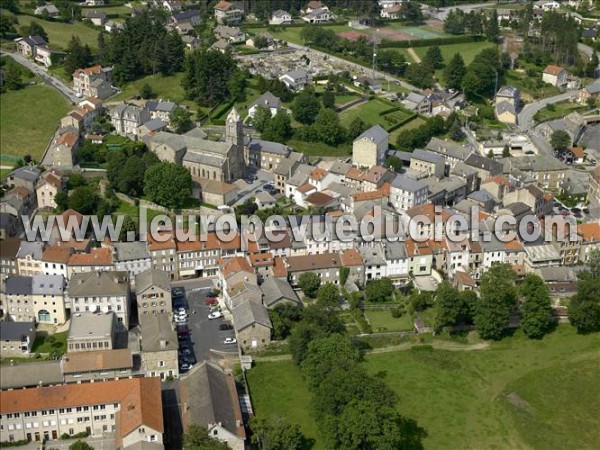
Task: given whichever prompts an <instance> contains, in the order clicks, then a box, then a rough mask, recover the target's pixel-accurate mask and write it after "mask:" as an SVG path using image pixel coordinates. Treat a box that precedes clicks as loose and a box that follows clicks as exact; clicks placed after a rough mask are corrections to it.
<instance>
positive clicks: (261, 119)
mask: <svg viewBox="0 0 600 450" xmlns="http://www.w3.org/2000/svg"><path fill="white" fill-rule="evenodd" d="M271 117H272V115H271V110H270V109H269V108H267V107H266V106H265V105H258V106H257V107H256V110H255V111H254V117H252V125H254V128H255V129H256V131H258V132H259V133H262V132H263V131H264V130H265V128H266V126H267V124H268V123H269V121H270V120H271Z"/></svg>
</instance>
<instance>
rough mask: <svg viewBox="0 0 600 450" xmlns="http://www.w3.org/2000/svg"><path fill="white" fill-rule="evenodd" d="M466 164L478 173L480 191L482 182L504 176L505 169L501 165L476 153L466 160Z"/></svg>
mask: <svg viewBox="0 0 600 450" xmlns="http://www.w3.org/2000/svg"><path fill="white" fill-rule="evenodd" d="M465 164H466V165H467V166H470V167H472V168H473V169H475V170H476V171H477V177H478V178H479V183H477V189H479V187H480V186H481V183H482V182H484V181H486V180H488V179H489V178H492V177H495V176H497V175H502V169H503V168H502V164H501V163H499V162H498V161H494V160H493V159H490V158H487V157H485V156H481V155H478V154H476V153H471V154H470V155H469V156H468V157H467V158H466V159H465Z"/></svg>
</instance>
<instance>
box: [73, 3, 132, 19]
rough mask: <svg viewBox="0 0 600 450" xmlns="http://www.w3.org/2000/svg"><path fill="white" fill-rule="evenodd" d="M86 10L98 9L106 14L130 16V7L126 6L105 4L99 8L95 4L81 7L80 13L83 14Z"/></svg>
mask: <svg viewBox="0 0 600 450" xmlns="http://www.w3.org/2000/svg"><path fill="white" fill-rule="evenodd" d="M88 11H100V12H103V13H105V14H107V15H108V16H111V17H112V16H119V17H122V18H124V19H125V18H127V17H131V8H128V7H127V6H105V7H100V8H99V7H97V6H90V7H86V8H83V9H82V15H83V16H85V15H86V14H87V12H88Z"/></svg>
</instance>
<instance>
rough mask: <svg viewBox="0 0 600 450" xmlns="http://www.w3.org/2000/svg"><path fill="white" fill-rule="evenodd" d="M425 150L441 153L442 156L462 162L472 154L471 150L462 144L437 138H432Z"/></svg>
mask: <svg viewBox="0 0 600 450" xmlns="http://www.w3.org/2000/svg"><path fill="white" fill-rule="evenodd" d="M425 148H426V149H427V150H431V151H432V152H435V153H439V154H440V155H442V156H449V157H450V158H454V159H458V160H460V161H464V160H465V159H466V158H467V156H468V155H469V153H470V152H471V150H469V149H468V148H466V147H464V146H463V145H461V144H458V143H456V142H452V141H444V140H442V139H439V138H436V137H432V138H431V140H430V141H429V143H428V144H427V145H426V146H425Z"/></svg>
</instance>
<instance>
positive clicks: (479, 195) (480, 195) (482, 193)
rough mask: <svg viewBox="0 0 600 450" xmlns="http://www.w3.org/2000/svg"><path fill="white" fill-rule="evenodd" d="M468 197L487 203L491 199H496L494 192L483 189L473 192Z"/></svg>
mask: <svg viewBox="0 0 600 450" xmlns="http://www.w3.org/2000/svg"><path fill="white" fill-rule="evenodd" d="M467 198H470V199H472V200H475V201H478V202H482V203H487V202H489V201H490V200H491V201H493V200H494V196H493V195H492V194H490V193H489V192H488V191H486V190H484V189H482V190H479V191H475V192H471V193H470V194H469V195H468V196H467Z"/></svg>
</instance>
